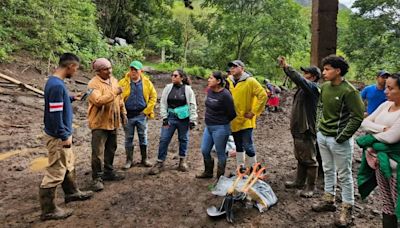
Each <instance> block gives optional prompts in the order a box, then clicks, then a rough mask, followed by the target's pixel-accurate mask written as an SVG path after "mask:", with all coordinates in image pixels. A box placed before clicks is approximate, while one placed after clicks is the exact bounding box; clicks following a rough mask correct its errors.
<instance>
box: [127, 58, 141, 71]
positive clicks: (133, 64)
mask: <svg viewBox="0 0 400 228" xmlns="http://www.w3.org/2000/svg"><path fill="white" fill-rule="evenodd" d="M129 66H130V67H133V68H135V69H136V70H141V69H142V68H143V64H142V63H141V62H139V61H137V60H135V61H132V62H131V64H129Z"/></svg>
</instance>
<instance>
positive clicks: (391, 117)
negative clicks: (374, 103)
mask: <svg viewBox="0 0 400 228" xmlns="http://www.w3.org/2000/svg"><path fill="white" fill-rule="evenodd" d="M385 94H386V97H387V101H386V102H384V103H382V104H381V105H380V106H379V107H378V108H377V109H376V110H375V111H374V112H373V113H372V114H371V115H370V116H368V117H367V118H365V119H364V121H363V122H362V124H361V127H363V128H364V129H365V130H366V131H367V132H368V133H371V134H372V135H373V136H374V137H375V138H376V139H377V140H378V141H380V142H383V143H386V144H394V143H398V142H400V73H396V74H393V75H391V76H389V78H388V79H387V81H386V89H385ZM366 157H367V161H368V164H369V165H370V166H371V167H372V168H375V174H376V181H377V183H378V186H379V189H380V196H381V202H382V204H383V208H382V213H383V227H397V217H396V215H395V208H396V203H397V172H396V170H397V162H396V161H394V160H393V159H390V160H389V161H390V167H391V168H392V177H391V178H390V179H386V178H385V177H384V176H383V174H382V172H381V171H380V170H379V168H378V167H379V164H377V163H376V153H374V151H373V150H368V151H367V153H366ZM374 157H375V158H374Z"/></svg>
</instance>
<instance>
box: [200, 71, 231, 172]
mask: <svg viewBox="0 0 400 228" xmlns="http://www.w3.org/2000/svg"><path fill="white" fill-rule="evenodd" d="M226 83H227V82H226V80H225V77H224V76H223V75H222V73H221V72H219V71H216V72H213V73H212V75H210V77H209V78H208V88H209V89H208V92H207V99H206V101H205V105H206V112H205V123H206V127H205V128H204V133H203V139H202V142H201V153H202V154H203V160H204V172H203V173H201V174H199V175H196V177H197V178H212V177H213V171H214V159H213V158H212V157H211V150H212V148H213V146H214V145H215V149H216V151H217V155H218V166H217V178H219V177H220V176H222V175H224V174H225V166H226V153H225V149H226V144H227V142H228V138H229V135H230V134H231V125H230V122H231V121H232V120H233V119H234V118H235V117H236V112H235V105H234V103H233V98H232V94H231V93H230V92H229V90H228V89H227V88H225V86H226V85H227V84H226Z"/></svg>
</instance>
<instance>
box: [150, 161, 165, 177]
mask: <svg viewBox="0 0 400 228" xmlns="http://www.w3.org/2000/svg"><path fill="white" fill-rule="evenodd" d="M163 170H164V162H162V161H157V163H156V164H155V165H154V166H153V167H151V169H150V171H149V175H156V174H159V173H161V172H162V171H163Z"/></svg>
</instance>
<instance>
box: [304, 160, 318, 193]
mask: <svg viewBox="0 0 400 228" xmlns="http://www.w3.org/2000/svg"><path fill="white" fill-rule="evenodd" d="M317 175H318V167H313V166H311V167H307V186H306V189H304V190H303V191H301V192H300V196H301V197H304V198H311V197H313V195H314V191H315V183H316V181H317Z"/></svg>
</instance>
